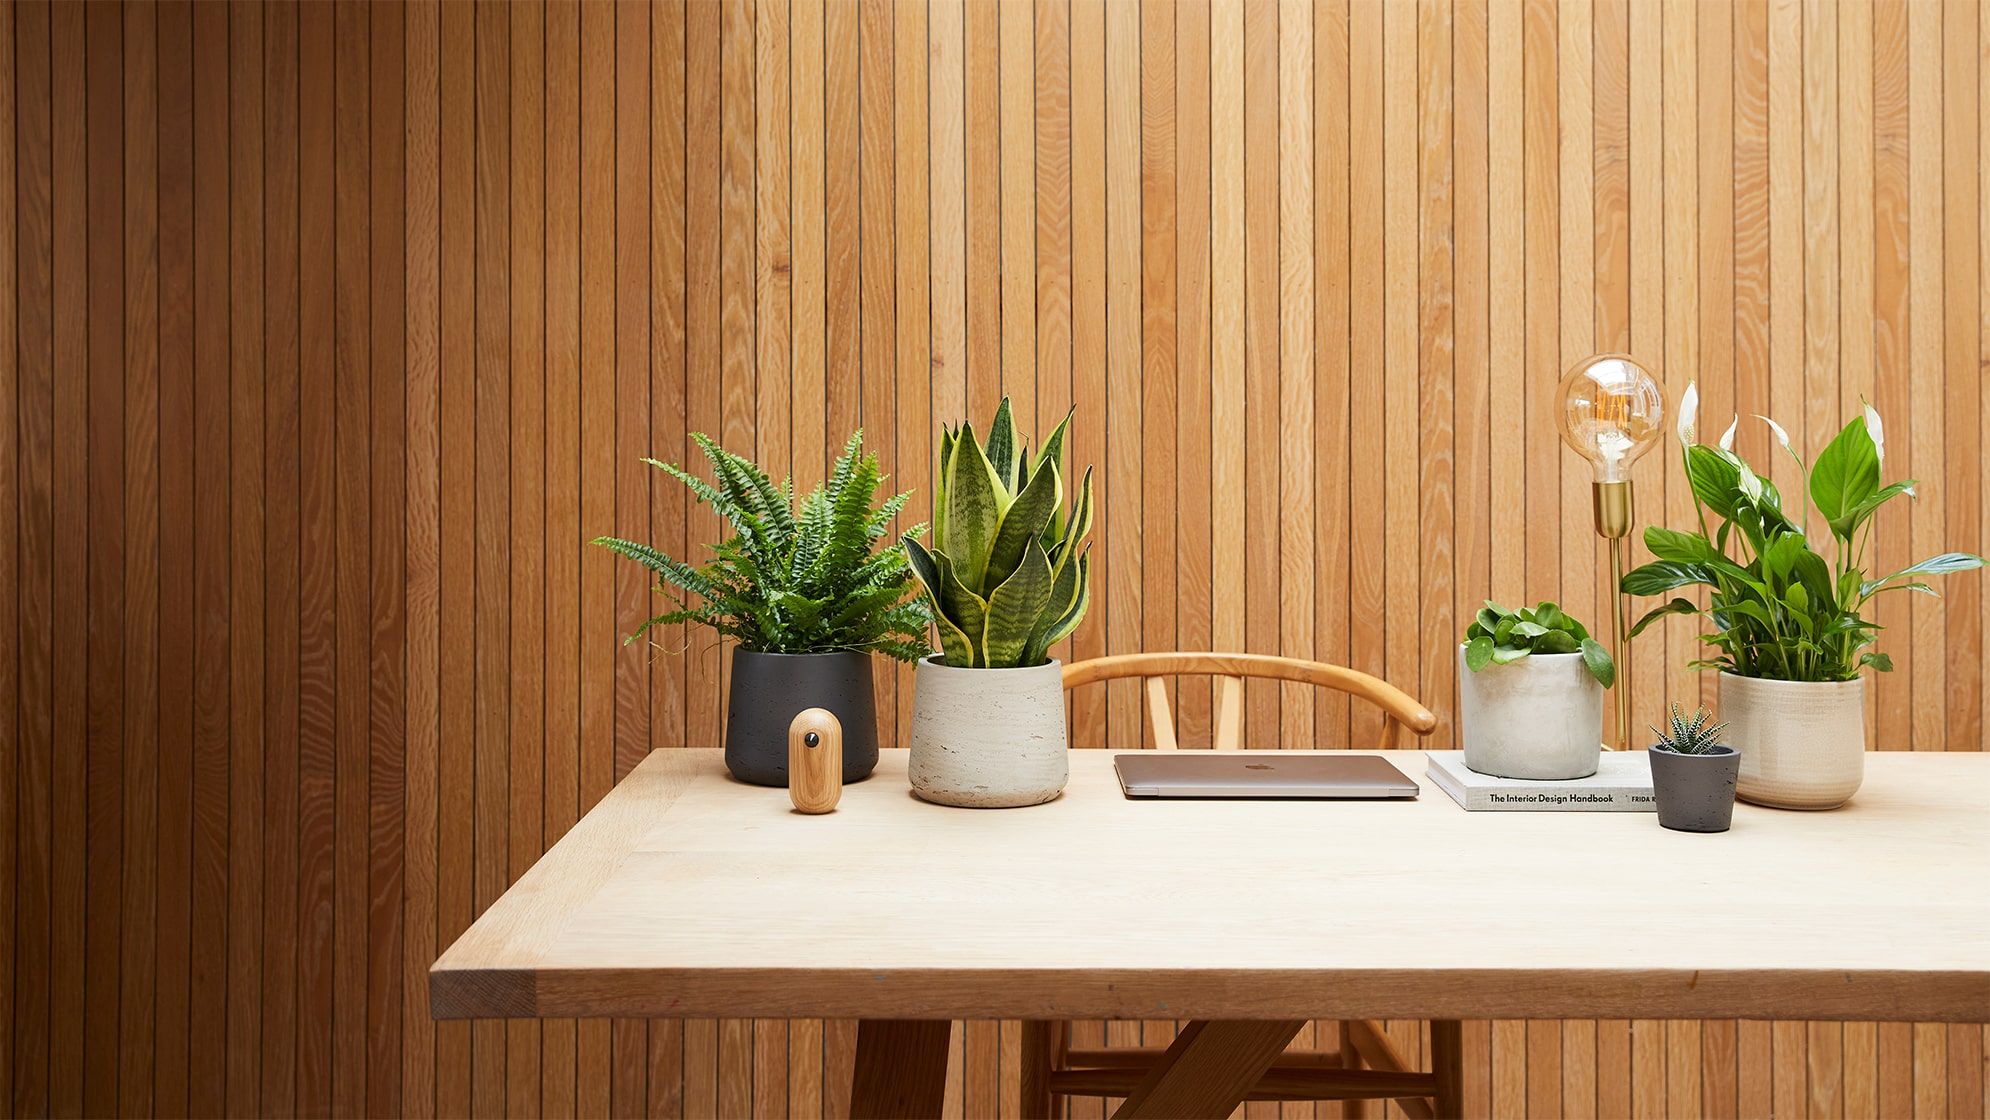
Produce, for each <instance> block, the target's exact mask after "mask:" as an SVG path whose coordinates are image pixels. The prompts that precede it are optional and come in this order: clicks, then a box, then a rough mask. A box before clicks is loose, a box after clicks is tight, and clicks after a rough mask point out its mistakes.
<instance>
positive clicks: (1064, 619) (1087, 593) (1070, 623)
mask: <svg viewBox="0 0 1990 1120" xmlns="http://www.w3.org/2000/svg"><path fill="white" fill-rule="evenodd" d="M1074 570H1075V571H1076V572H1077V573H1078V576H1077V581H1076V582H1077V593H1076V596H1075V597H1074V598H1073V599H1072V601H1071V605H1070V606H1069V607H1067V608H1066V609H1065V611H1064V613H1063V614H1061V615H1059V616H1057V621H1056V622H1053V623H1051V624H1050V629H1049V630H1047V631H1045V632H1044V634H1043V635H1042V636H1041V637H1040V638H1039V639H1038V641H1037V643H1036V645H1037V647H1038V648H1037V653H1036V660H1035V661H1032V662H1030V664H1041V663H1042V661H1043V655H1044V653H1045V651H1047V650H1049V649H1050V647H1051V646H1054V645H1056V644H1057V643H1059V642H1061V641H1063V640H1064V639H1065V638H1068V637H1070V636H1071V631H1073V630H1076V629H1077V628H1078V624H1079V623H1080V622H1083V621H1084V619H1085V610H1086V608H1088V607H1090V606H1091V605H1092V579H1091V575H1092V553H1091V550H1090V549H1087V550H1086V551H1085V552H1084V553H1083V554H1082V555H1080V556H1079V557H1078V561H1077V565H1076V567H1075V569H1074Z"/></svg>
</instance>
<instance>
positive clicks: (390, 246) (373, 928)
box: [365, 3, 537, 1116]
mask: <svg viewBox="0 0 1990 1120" xmlns="http://www.w3.org/2000/svg"><path fill="white" fill-rule="evenodd" d="M369 15H370V17H371V25H372V26H371V31H372V41H371V45H370V47H371V53H370V57H369V60H368V65H369V70H370V74H371V77H372V89H371V101H372V104H371V106H370V113H369V123H370V125H371V126H372V150H371V152H370V153H369V158H370V160H371V162H372V168H371V172H372V181H371V188H370V201H371V204H372V213H371V215H370V220H369V223H368V232H369V235H370V238H371V245H370V264H371V266H372V276H371V278H370V281H369V284H370V298H371V300H372V324H371V325H372V340H371V342H372V353H371V355H370V357H371V362H372V384H371V389H372V428H371V431H370V432H369V437H368V438H369V441H370V445H371V449H372V458H371V463H370V468H371V469H370V472H369V479H368V482H369V486H370V499H369V501H370V508H369V517H370V522H371V524H370V537H371V551H370V561H369V562H370V574H371V581H370V588H369V593H370V595H371V598H372V603H371V606H372V628H371V632H372V650H371V665H370V669H369V673H368V687H369V709H370V732H371V734H370V738H371V744H370V747H371V757H370V760H369V765H368V767H367V788H368V806H367V831H366V836H367V863H368V868H367V874H366V878H365V883H366V887H367V915H366V1017H365V1027H366V1036H367V1049H366V1110H367V1112H368V1113H369V1114H370V1115H380V1116H386V1115H401V1114H403V1112H404V1110H403V1108H402V1104H401V1068H402V1061H403V1052H402V1041H401V1040H402V1033H403V1023H402V1019H401V1011H402V992H401V984H402V967H401V957H400V954H401V948H402V945H401V938H402V922H403V921H404V915H403V910H402V907H403V901H402V886H403V881H404V880H403V876H402V866H401V863H402V845H403V844H404V842H405V836H406V831H407V818H406V813H405V807H404V805H403V804H402V791H403V789H404V788H405V785H406V769H407V764H406V758H407V742H406V734H407V725H408V711H407V693H408V684H407V666H408V612H407V540H406V525H405V522H404V518H403V516H402V514H401V510H400V505H401V503H402V502H404V501H405V500H406V495H407V481H406V480H407V442H406V441H407V424H406V411H407V389H408V384H407V365H406V361H407V339H406V335H407V318H408V314H407V290H406V281H407V252H406V249H407V229H406V206H407V203H406V191H405V179H406V168H407V165H406V143H407V137H406V117H405V114H406V102H405V98H406V75H405V73H404V70H405V67H404V65H403V63H402V57H403V53H404V52H405V50H406V43H407V38H406V36H407V29H406V22H405V20H406V9H405V8H404V7H402V6H400V5H389V4H386V3H375V4H373V5H372V6H371V8H370V11H369ZM534 755H535V757H534V761H535V763H536V761H537V757H536V756H537V752H536V751H535V752H534Z"/></svg>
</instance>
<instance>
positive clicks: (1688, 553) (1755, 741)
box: [1623, 388, 1983, 809]
mask: <svg viewBox="0 0 1990 1120" xmlns="http://www.w3.org/2000/svg"><path fill="white" fill-rule="evenodd" d="M1697 400H1698V392H1697V391H1696V390H1694V389H1691V388H1689V389H1688V390H1687V393H1686V400H1685V403H1684V404H1683V405H1682V407H1681V411H1682V413H1683V415H1682V416H1681V417H1680V423H1679V437H1680V443H1681V444H1682V445H1683V450H1682V456H1683V458H1684V462H1685V467H1686V478H1687V481H1688V482H1689V483H1690V484H1691V487H1692V490H1693V507H1694V512H1695V514H1696V516H1697V517H1698V526H1697V528H1696V529H1695V530H1693V531H1686V532H1681V531H1678V530H1673V529H1663V528H1658V527H1656V526H1654V527H1652V528H1650V529H1647V530H1645V547H1646V548H1648V549H1650V550H1651V554H1652V556H1653V557H1655V558H1656V559H1654V560H1653V561H1652V562H1651V563H1649V564H1646V565H1644V566H1643V567H1641V568H1638V569H1636V570H1634V571H1632V572H1630V573H1628V574H1627V575H1625V577H1624V582H1623V590H1624V591H1625V592H1627V593H1629V594H1632V595H1660V594H1664V593H1666V592H1669V591H1673V590H1675V589H1678V588H1682V587H1692V586H1704V587H1706V588H1708V589H1709V591H1708V596H1707V604H1706V606H1704V607H1703V606H1701V605H1699V604H1698V603H1696V602H1694V601H1693V600H1690V599H1686V598H1683V597H1681V598H1674V599H1672V600H1671V601H1669V602H1667V603H1665V604H1664V605H1663V606H1660V607H1658V608H1657V609H1655V610H1653V611H1651V612H1650V613H1649V614H1647V615H1645V616H1644V618H1642V619H1640V620H1639V622H1638V624H1637V625H1636V626H1634V627H1632V629H1631V635H1632V636H1633V637H1635V636H1636V635H1637V634H1638V633H1640V632H1641V631H1643V630H1644V629H1645V628H1646V627H1647V626H1649V625H1651V623H1652V622H1654V621H1655V620H1657V619H1659V618H1662V617H1664V616H1666V615H1671V614H1693V615H1702V616H1704V617H1705V618H1706V619H1707V620H1708V621H1709V622H1711V623H1712V624H1713V627H1714V629H1713V632H1712V633H1710V634H1707V635H1706V636H1705V637H1703V638H1702V639H1701V640H1702V641H1704V642H1706V643H1707V644H1709V645H1711V646H1712V647H1713V648H1714V650H1715V651H1716V652H1715V654H1714V656H1712V657H1710V658H1706V659H1704V660H1698V661H1695V662H1693V665H1694V667H1696V668H1710V669H1718V670H1720V709H1721V715H1722V717H1723V718H1725V719H1726V720H1727V721H1728V742H1729V743H1730V744H1731V745H1732V746H1734V748H1735V749H1736V750H1738V751H1740V752H1741V773H1740V778H1739V780H1738V784H1737V785H1736V790H1737V792H1738V793H1739V795H1740V797H1741V799H1742V800H1744V801H1753V802H1756V803H1758V804H1762V805H1773V806H1777V807H1780V808H1787V809H1832V808H1836V807H1837V806H1839V805H1842V804H1844V803H1845V801H1846V800H1847V799H1848V798H1850V797H1851V796H1852V794H1853V793H1854V792H1855V791H1856V790H1857V789H1858V788H1859V783H1860V781H1861V780H1862V779H1863V778H1864V776H1865V746H1866V734H1865V732H1866V728H1865V716H1864V710H1865V681H1864V680H1863V679H1862V678H1861V676H1860V672H1861V670H1864V669H1867V668H1871V669H1873V670H1874V671H1875V672H1886V671H1887V670H1890V669H1891V668H1893V664H1892V662H1891V661H1890V660H1889V659H1888V658H1887V656H1886V655H1885V654H1884V653H1878V652H1874V651H1872V650H1870V649H1868V648H1867V647H1869V646H1871V645H1872V644H1873V642H1874V640H1875V637H1876V635H1877V633H1878V631H1879V626H1878V625H1877V624H1875V623H1874V622H1873V621H1872V620H1871V619H1869V618H1867V617H1866V616H1865V613H1864V612H1865V609H1866V604H1867V603H1869V602H1871V601H1872V599H1873V598H1874V597H1875V596H1878V595H1884V594H1886V593H1887V592H1890V591H1916V592H1920V593H1922V594H1927V595H1933V594H1934V593H1935V591H1934V589H1933V588H1932V587H1930V586H1928V584H1927V583H1926V582H1924V581H1923V580H1922V579H1921V577H1923V576H1930V575H1941V574H1945V573H1948V572H1959V571H1963V570H1965V569H1969V568H1979V567H1982V565H1983V558H1982V557H1980V556H1971V555H1969V554H1967V553H1961V552H1947V553H1943V554H1942V555H1940V556H1935V557H1932V558H1930V559H1927V560H1923V561H1921V562H1920V563H1918V564H1910V565H1908V566H1907V567H1905V568H1902V569H1900V570H1899V571H1897V572H1894V573H1892V574H1890V575H1885V576H1881V577H1879V578H1877V579H1871V578H1868V576H1867V573H1868V570H1869V569H1868V568H1867V565H1868V564H1870V563H1871V562H1872V551H1871V542H1872V518H1873V514H1874V513H1875V512H1877V511H1878V510H1879V509H1880V508H1881V507H1882V506H1884V505H1885V504H1886V503H1887V502H1889V501H1892V500H1893V499H1895V498H1897V497H1899V496H1901V495H1902V494H1906V495H1908V496H1910V497H1911V496H1912V495H1913V494H1914V481H1913V480H1912V479H1909V480H1906V481H1901V482H1894V483H1889V484H1885V485H1882V484H1881V482H1880V465H1881V462H1882V460H1883V456H1884V450H1885V437H1884V429H1883V428H1882V426H1881V424H1880V418H1879V414H1878V413H1877V412H1875V411H1873V409H1872V408H1871V407H1870V406H1868V407H1867V408H1866V411H1865V415H1864V416H1863V417H1861V418H1860V419H1856V420H1853V421H1852V422H1851V423H1849V424H1847V425H1845V428H1844V430H1843V431H1840V432H1839V433H1838V435H1837V437H1836V438H1834V439H1833V440H1832V441H1831V443H1830V444H1829V446H1827V447H1825V449H1824V450H1823V451H1822V452H1820V453H1819V454H1818V456H1817V461H1816V463H1815V464H1806V463H1805V462H1804V460H1803V457H1802V456H1801V455H1799V454H1798V453H1797V450H1796V448H1794V447H1792V446H1791V444H1790V440H1789V436H1788V434H1787V433H1786V432H1784V431H1783V429H1782V428H1781V427H1780V426H1779V425H1777V424H1776V422H1775V421H1773V420H1768V419H1767V418H1764V422H1765V423H1767V424H1768V425H1769V428H1770V430H1771V431H1772V432H1773V433H1774V434H1775V436H1776V439H1777V441H1778V442H1779V443H1781V444H1782V446H1783V450H1784V451H1785V452H1787V453H1788V454H1789V456H1790V458H1791V459H1793V460H1795V462H1796V465H1797V471H1798V477H1799V480H1800V484H1801V489H1802V490H1803V491H1804V493H1805V494H1807V495H1808V499H1809V500H1808V502H1807V503H1806V502H1805V500H1804V499H1803V497H1801V496H1800V497H1799V498H1798V500H1797V502H1796V503H1795V505H1794V506H1793V507H1787V508H1786V507H1785V506H1784V503H1783V497H1782V495H1781V494H1780V493H1778V492H1777V490H1776V487H1775V486H1774V485H1773V484H1772V483H1770V482H1769V481H1767V480H1766V479H1763V478H1762V477H1761V476H1759V475H1757V474H1756V473H1755V471H1754V470H1752V469H1751V468H1750V467H1749V465H1748V464H1747V463H1745V462H1743V461H1742V460H1741V458H1740V457H1739V456H1737V455H1735V454H1734V452H1733V450H1732V448H1733V446H1734V426H1733V425H1729V426H1728V430H1727V434H1726V435H1725V436H1723V437H1721V441H1720V445H1719V446H1717V447H1706V446H1703V445H1701V444H1699V443H1697V442H1695V441H1694V438H1693V419H1694V417H1693V412H1694V410H1695V407H1696V404H1697ZM1813 508H1814V510H1815V520H1816V521H1817V522H1821V528H1822V530H1823V532H1822V533H1821V534H1820V535H1819V536H1818V537H1817V538H1816V539H1818V540H1819V541H1820V542H1822V546H1823V548H1824V549H1826V550H1828V551H1829V553H1830V556H1831V559H1830V560H1826V559H1825V557H1824V555H1822V554H1821V553H1820V551H1819V550H1818V549H1816V548H1813V547H1812V546H1811V541H1812V539H1813V537H1812V535H1811V522H1812V511H1813Z"/></svg>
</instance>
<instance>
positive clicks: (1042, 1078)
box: [1022, 653, 1464, 1120]
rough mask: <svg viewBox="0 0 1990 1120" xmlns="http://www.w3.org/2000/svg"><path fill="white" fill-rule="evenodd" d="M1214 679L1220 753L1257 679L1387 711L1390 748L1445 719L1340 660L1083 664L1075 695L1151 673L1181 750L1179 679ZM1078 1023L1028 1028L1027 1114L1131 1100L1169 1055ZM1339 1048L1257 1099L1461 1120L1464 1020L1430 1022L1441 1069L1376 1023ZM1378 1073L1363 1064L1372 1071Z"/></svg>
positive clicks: (1318, 1054)
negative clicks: (1076, 1031) (1335, 694)
mask: <svg viewBox="0 0 1990 1120" xmlns="http://www.w3.org/2000/svg"><path fill="white" fill-rule="evenodd" d="M1175 676H1213V677H1218V678H1220V680H1221V687H1220V690H1219V692H1218V696H1217V704H1216V729H1215V747H1216V749H1217V750H1235V749H1236V748H1237V746H1238V744H1239V740H1240V739H1241V738H1242V733H1243V725H1244V680H1245V678H1247V677H1256V678H1261V679H1272V680H1279V681H1291V682H1296V683H1300V684H1310V685H1314V686H1317V687H1320V688H1331V689H1335V690H1337V691H1340V692H1344V693H1347V694H1348V695H1350V696H1358V697H1360V698H1361V699H1363V700H1366V701H1368V702H1369V703H1372V704H1374V705H1375V706H1376V707H1378V708H1381V709H1382V713H1383V715H1384V717H1385V719H1384V721H1383V732H1382V741H1381V743H1380V746H1381V747H1382V748H1383V749H1385V750H1387V749H1391V748H1395V747H1401V746H1404V745H1406V744H1405V743H1404V736H1403V733H1402V732H1403V729H1404V728H1408V729H1409V730H1410V731H1411V732H1413V733H1414V734H1416V735H1428V734H1430V732H1431V731H1432V729H1434V728H1435V727H1436V726H1437V717H1436V716H1433V715H1432V714H1431V713H1430V710H1429V709H1428V708H1425V707H1424V706H1423V705H1422V704H1419V703H1417V702H1416V701H1415V700H1413V699H1411V698H1410V697H1409V695H1408V694H1406V693H1404V692H1403V691H1402V690H1401V689H1398V688H1396V687H1395V686H1394V685H1391V684H1389V683H1388V682H1387V681H1383V680H1379V679H1377V678H1375V677H1371V676H1369V675H1368V674H1366V673H1362V672H1357V671H1355V670H1353V669H1347V668H1343V667H1341V666H1338V665H1326V664H1322V663H1320V662H1317V661H1301V660H1298V659H1296V658H1290V657H1273V656H1270V655H1267V654H1255V653H1137V654H1121V655H1118V656H1114V657H1099V658H1094V659H1092V660H1090V661H1078V662H1074V663H1072V664H1069V665H1066V666H1065V667H1064V687H1065V689H1066V690H1067V691H1069V690H1070V689H1073V688H1078V687H1080V686H1082V685H1088V684H1092V683H1094V682H1097V681H1110V680H1123V679H1126V678H1129V677H1140V678H1144V679H1145V681H1146V683H1147V710H1148V715H1149V717H1150V720H1151V723H1152V726H1153V729H1154V742H1155V745H1156V747H1157V748H1158V749H1161V750H1173V749H1175V747H1176V736H1175V721H1174V716H1173V713H1172V712H1171V711H1170V709H1169V706H1168V689H1167V678H1169V677H1175ZM1070 1028H1071V1024H1070V1023H1069V1022H1030V1023H1026V1024H1024V1031H1023V1045H1022V1051H1023V1054H1022V1057H1023V1069H1022V1082H1023V1100H1022V1106H1023V1115H1024V1116H1027V1117H1049V1116H1051V1115H1053V1114H1055V1112H1056V1111H1058V1110H1057V1109H1056V1108H1055V1102H1056V1100H1057V1099H1058V1098H1064V1097H1073V1096H1109V1097H1124V1096H1126V1095H1127V1094H1128V1093H1130V1092H1131V1091H1132V1090H1133V1088H1134V1086H1135V1085H1137V1084H1139V1083H1140V1081H1141V1079H1142V1078H1143V1077H1145V1076H1146V1075H1147V1073H1148V1072H1149V1070H1151V1069H1152V1068H1153V1066H1154V1064H1155V1063H1156V1062H1158V1061H1160V1060H1161V1057H1162V1055H1163V1054H1165V1053H1166V1048H1165V1047H1152V1046H1150V1047H1107V1048H1100V1049H1080V1048H1074V1047H1072V1046H1071V1043H1070V1038H1071V1029H1070ZM1336 1033H1337V1035H1338V1037H1339V1047H1338V1048H1337V1049H1334V1050H1287V1051H1286V1052H1285V1053H1284V1054H1282V1055H1280V1056H1279V1058H1278V1059H1277V1060H1276V1061H1275V1062H1273V1063H1272V1067H1271V1069H1269V1070H1268V1071H1266V1073H1265V1075H1264V1076H1263V1077H1262V1078H1260V1079H1259V1081H1258V1083H1257V1085H1256V1087H1254V1088H1253V1089H1252V1090H1251V1092H1250V1095H1249V1096H1248V1097H1247V1098H1246V1099H1248V1100H1254V1101H1300V1100H1313V1101H1357V1100H1393V1101H1395V1102H1396V1103H1397V1104H1398V1105H1399V1106H1400V1107H1401V1108H1402V1110H1403V1112H1404V1113H1405V1114H1406V1115H1408V1116H1410V1117H1412V1118H1413V1120H1418V1118H1427V1117H1434V1116H1456V1115H1458V1114H1459V1112H1460V1109H1461V1107H1462V1102H1461V1100H1460V1094H1461V1091H1462V1088H1461V1084H1460V1082H1461V1078H1462V1073H1463V1057H1464V1055H1463V1050H1462V1042H1461V1039H1460V1037H1459V1024H1458V1021H1457V1020H1455V1019H1447V1020H1433V1021H1432V1022H1431V1024H1430V1037H1431V1059H1432V1061H1431V1064H1432V1067H1433V1068H1432V1069H1431V1070H1429V1071H1422V1070H1413V1069H1411V1068H1410V1067H1409V1066H1408V1064H1407V1063H1406V1062H1405V1061H1404V1060H1403V1057H1402V1055H1401V1054H1399V1053H1398V1052H1397V1051H1396V1048H1395V1047H1394V1046H1393V1045H1392V1044H1391V1043H1390V1042H1389V1039H1388V1036H1386V1035H1385V1034H1383V1033H1382V1028H1381V1026H1380V1025H1379V1024H1377V1023H1374V1022H1371V1021H1367V1020H1353V1021H1348V1022H1342V1023H1339V1024H1338V1026H1337V1031H1336ZM1364 1066H1365V1067H1366V1068H1363V1067H1364Z"/></svg>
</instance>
